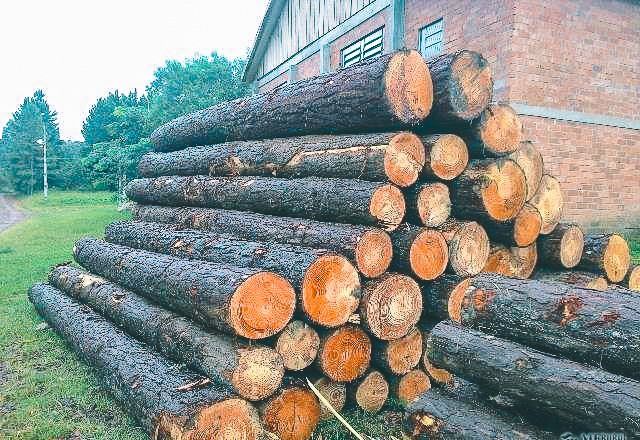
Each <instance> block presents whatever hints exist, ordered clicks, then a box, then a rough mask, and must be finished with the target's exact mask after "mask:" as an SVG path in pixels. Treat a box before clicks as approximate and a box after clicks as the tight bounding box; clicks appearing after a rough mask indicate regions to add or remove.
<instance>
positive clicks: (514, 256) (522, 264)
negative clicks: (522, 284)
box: [483, 243, 538, 279]
mask: <svg viewBox="0 0 640 440" xmlns="http://www.w3.org/2000/svg"><path fill="white" fill-rule="evenodd" d="M537 261H538V252H537V247H536V244H535V243H533V244H532V245H529V246H526V247H511V248H507V247H505V246H502V245H496V246H494V247H493V248H492V249H491V253H490V254H489V258H488V259H487V264H486V265H485V267H484V269H483V270H484V272H493V273H498V274H500V275H504V276H506V277H512V278H521V279H527V278H529V277H531V274H532V273H533V271H534V269H535V266H536V263H537Z"/></svg>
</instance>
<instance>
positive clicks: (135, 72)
mask: <svg viewBox="0 0 640 440" xmlns="http://www.w3.org/2000/svg"><path fill="white" fill-rule="evenodd" d="M267 3H268V0H231V1H228V0H182V1H175V0H171V1H169V0H109V1H104V0H57V1H50V0H10V1H4V2H2V6H0V42H2V43H1V46H0V56H1V57H2V58H1V59H2V67H1V68H0V132H1V128H2V127H4V126H5V124H6V123H7V121H8V120H9V118H10V117H11V114H12V113H13V112H14V111H16V109H17V108H18V106H19V105H20V103H21V102H22V100H23V99H24V97H25V96H28V95H31V94H33V92H34V91H35V90H36V89H38V88H41V89H43V90H44V92H45V94H46V96H47V99H48V101H49V104H50V105H51V106H52V107H53V109H54V110H56V111H57V112H58V122H59V123H60V131H61V137H62V138H63V139H74V140H80V139H82V135H81V134H80V129H81V128H82V121H83V120H84V119H85V117H86V116H87V114H88V112H89V109H90V108H91V106H92V105H93V103H94V102H95V101H96V99H97V98H98V97H100V96H104V95H106V94H107V93H108V92H109V91H111V90H115V89H118V90H121V91H129V90H132V89H134V88H137V89H138V90H139V91H144V87H145V85H146V84H147V83H149V82H150V80H151V79H152V77H153V71H154V70H155V69H156V68H157V67H160V66H161V65H163V64H164V62H165V60H167V59H177V60H184V59H185V58H190V57H192V56H194V55H196V54H202V55H208V54H210V53H211V52H213V51H214V50H216V51H218V52H219V53H221V54H223V55H225V56H227V57H230V58H235V57H240V56H244V55H245V54H246V52H247V49H249V48H250V47H251V45H252V43H253V40H254V38H255V34H256V31H257V29H258V26H259V24H260V21H261V20H262V16H263V14H264V11H265V10H266V6H267Z"/></svg>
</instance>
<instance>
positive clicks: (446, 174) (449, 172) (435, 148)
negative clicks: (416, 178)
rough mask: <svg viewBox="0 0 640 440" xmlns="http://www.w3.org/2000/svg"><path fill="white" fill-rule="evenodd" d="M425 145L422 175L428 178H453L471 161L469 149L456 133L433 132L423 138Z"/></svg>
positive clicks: (446, 179)
mask: <svg viewBox="0 0 640 440" xmlns="http://www.w3.org/2000/svg"><path fill="white" fill-rule="evenodd" d="M421 140H422V143H423V144H424V147H425V152H426V155H425V164H424V169H423V171H422V175H423V176H424V177H425V178H427V179H438V180H445V181H448V180H453V179H455V178H456V177H458V176H459V175H460V173H462V172H463V171H464V169H465V168H466V167H467V163H468V162H469V150H467V145H466V144H465V143H464V141H463V140H462V138H461V137H459V136H456V135H455V134H432V135H428V136H423V137H422V138H421Z"/></svg>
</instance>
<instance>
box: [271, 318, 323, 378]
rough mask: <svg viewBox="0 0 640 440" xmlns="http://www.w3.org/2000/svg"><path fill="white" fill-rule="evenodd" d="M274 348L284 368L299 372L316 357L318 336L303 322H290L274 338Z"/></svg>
mask: <svg viewBox="0 0 640 440" xmlns="http://www.w3.org/2000/svg"><path fill="white" fill-rule="evenodd" d="M274 346H275V349H276V351H277V352H278V353H280V356H281V357H282V361H283V363H284V368H286V369H287V370H291V371H300V370H304V369H305V368H307V367H308V366H310V365H311V364H312V363H313V361H314V360H315V359H316V357H317V356H318V349H319V348H320V336H319V335H318V332H317V331H316V330H315V329H314V328H313V327H311V326H310V325H308V324H306V323H305V322H302V321H297V320H296V321H291V322H290V323H289V324H287V326H286V327H285V328H284V330H283V331H282V332H281V333H280V334H279V335H278V336H277V337H276V339H275V343H274Z"/></svg>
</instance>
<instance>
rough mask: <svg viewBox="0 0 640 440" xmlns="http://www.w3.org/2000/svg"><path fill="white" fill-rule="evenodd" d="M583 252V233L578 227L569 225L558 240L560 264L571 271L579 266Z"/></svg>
mask: <svg viewBox="0 0 640 440" xmlns="http://www.w3.org/2000/svg"><path fill="white" fill-rule="evenodd" d="M583 251H584V232H582V229H581V228H580V227H579V226H576V225H570V226H569V227H568V228H567V230H566V231H565V233H564V234H563V236H562V238H561V239H560V262H561V264H562V266H563V267H565V268H567V269H571V268H574V267H576V266H577V265H578V264H580V260H581V259H582V252H583Z"/></svg>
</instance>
